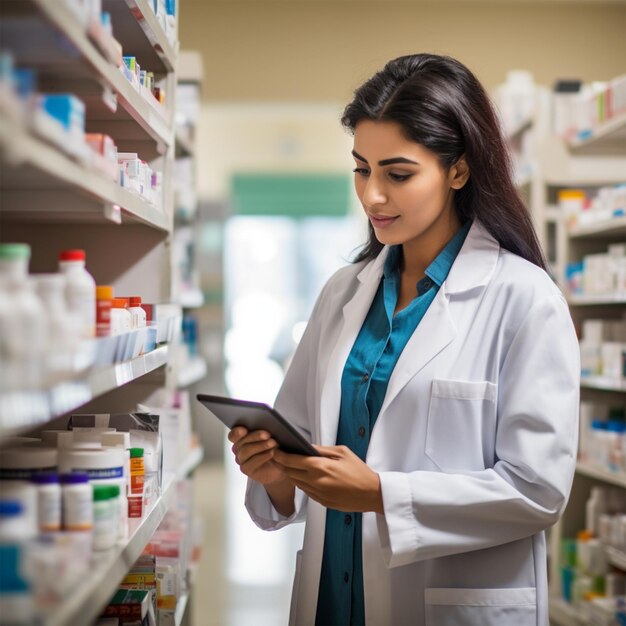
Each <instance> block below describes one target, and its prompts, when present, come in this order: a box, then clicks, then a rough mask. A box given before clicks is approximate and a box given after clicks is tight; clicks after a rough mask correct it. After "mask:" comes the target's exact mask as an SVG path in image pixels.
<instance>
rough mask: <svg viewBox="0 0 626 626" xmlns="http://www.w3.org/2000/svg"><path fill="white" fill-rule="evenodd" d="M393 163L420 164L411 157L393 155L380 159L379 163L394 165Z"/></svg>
mask: <svg viewBox="0 0 626 626" xmlns="http://www.w3.org/2000/svg"><path fill="white" fill-rule="evenodd" d="M393 163H410V164H411V165H419V163H418V162H417V161H411V159H407V158H406V157H393V158H391V159H383V160H382V161H378V165H392V164H393Z"/></svg>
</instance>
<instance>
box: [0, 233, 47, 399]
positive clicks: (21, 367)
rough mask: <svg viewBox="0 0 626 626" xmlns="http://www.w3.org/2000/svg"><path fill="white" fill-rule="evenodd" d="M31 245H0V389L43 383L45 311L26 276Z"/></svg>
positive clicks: (31, 386) (45, 331)
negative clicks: (0, 348)
mask: <svg viewBox="0 0 626 626" xmlns="http://www.w3.org/2000/svg"><path fill="white" fill-rule="evenodd" d="M29 260H30V246H29V245H27V244H23V243H5V244H0V285H1V287H2V293H1V298H0V300H2V303H1V304H0V345H2V347H3V358H2V361H3V368H2V369H3V371H2V376H1V377H0V389H34V388H36V387H37V386H39V385H40V384H41V383H42V376H43V366H42V359H41V355H42V354H43V351H44V346H45V345H46V340H47V319H46V312H45V310H44V307H43V305H42V303H41V300H40V299H39V298H38V297H37V295H36V294H35V291H34V289H33V283H32V281H31V280H29V277H28V263H29Z"/></svg>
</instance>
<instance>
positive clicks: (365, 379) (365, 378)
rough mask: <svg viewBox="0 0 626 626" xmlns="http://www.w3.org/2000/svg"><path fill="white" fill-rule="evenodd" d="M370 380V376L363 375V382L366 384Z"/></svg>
mask: <svg viewBox="0 0 626 626" xmlns="http://www.w3.org/2000/svg"><path fill="white" fill-rule="evenodd" d="M369 379H370V375H369V374H367V373H365V374H363V382H364V383H366V382H367V381H368V380H369Z"/></svg>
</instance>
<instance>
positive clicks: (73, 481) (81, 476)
mask: <svg viewBox="0 0 626 626" xmlns="http://www.w3.org/2000/svg"><path fill="white" fill-rule="evenodd" d="M60 480H61V484H63V485H79V484H81V483H88V482H89V474H87V473H86V472H71V473H69V474H61V479H60Z"/></svg>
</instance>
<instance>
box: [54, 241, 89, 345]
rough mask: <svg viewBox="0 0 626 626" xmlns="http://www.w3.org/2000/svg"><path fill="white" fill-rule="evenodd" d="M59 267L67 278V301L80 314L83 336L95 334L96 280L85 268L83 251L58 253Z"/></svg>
mask: <svg viewBox="0 0 626 626" xmlns="http://www.w3.org/2000/svg"><path fill="white" fill-rule="evenodd" d="M59 269H60V271H61V272H63V274H65V276H66V278H67V287H66V292H65V293H66V297H67V302H68V305H69V307H70V309H71V310H72V311H75V312H76V313H78V314H79V315H80V319H81V326H82V329H83V332H82V335H83V337H93V336H95V334H96V281H95V280H94V278H93V276H92V275H91V274H90V273H89V272H88V271H87V270H86V269H85V251H84V250H63V252H61V253H60V254H59Z"/></svg>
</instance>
